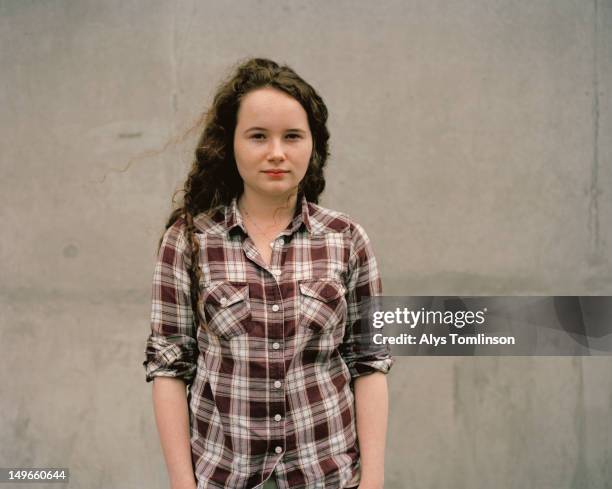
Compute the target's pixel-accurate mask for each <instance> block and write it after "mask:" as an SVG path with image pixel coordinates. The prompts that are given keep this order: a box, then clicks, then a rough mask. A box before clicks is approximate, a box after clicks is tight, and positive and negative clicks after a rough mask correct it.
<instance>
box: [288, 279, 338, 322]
mask: <svg viewBox="0 0 612 489" xmlns="http://www.w3.org/2000/svg"><path fill="white" fill-rule="evenodd" d="M299 289H300V294H299V314H300V316H299V326H300V327H305V328H309V329H311V330H313V331H316V332H326V331H332V330H333V329H334V328H335V327H336V326H338V325H341V324H342V323H343V322H344V320H345V318H346V299H345V298H344V294H345V293H346V288H345V287H344V284H343V283H342V282H340V281H338V280H332V279H315V280H301V281H300V282H299Z"/></svg>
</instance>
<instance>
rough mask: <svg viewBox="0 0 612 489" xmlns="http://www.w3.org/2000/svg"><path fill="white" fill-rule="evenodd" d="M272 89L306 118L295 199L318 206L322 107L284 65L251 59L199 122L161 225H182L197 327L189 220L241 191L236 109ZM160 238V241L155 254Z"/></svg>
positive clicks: (195, 257) (324, 154)
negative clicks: (304, 159)
mask: <svg viewBox="0 0 612 489" xmlns="http://www.w3.org/2000/svg"><path fill="white" fill-rule="evenodd" d="M264 87H272V88H276V89H278V90H281V91H283V92H285V93H286V94H288V95H290V96H291V97H293V98H294V99H295V100H297V101H298V102H299V103H300V104H301V105H302V107H303V108H304V110H305V111H306V114H307V116H308V125H309V127H310V131H311V133H312V139H313V149H312V156H311V158H310V162H309V164H308V169H307V170H306V174H305V176H304V178H303V179H302V181H301V182H300V183H299V186H298V195H304V196H305V197H306V200H308V201H310V202H314V203H318V202H319V195H320V194H321V192H323V189H324V188H325V178H324V176H323V168H324V167H325V163H326V162H327V158H328V156H329V146H328V141H329V131H328V129H327V125H326V123H327V107H326V106H325V103H324V102H323V99H322V98H321V97H320V96H319V94H317V92H316V91H315V90H314V88H313V87H312V86H310V85H309V84H308V83H307V82H306V81H304V80H303V79H302V78H301V77H300V76H299V75H298V74H297V73H296V72H295V71H293V70H292V69H291V68H290V67H289V66H287V65H282V66H280V65H278V64H277V63H275V62H274V61H271V60H269V59H264V58H251V59H249V60H247V61H244V62H242V63H241V64H239V65H238V67H237V68H236V69H235V71H234V73H233V74H232V76H231V77H230V78H229V79H227V80H226V81H225V82H223V83H222V84H221V85H220V86H219V88H218V90H217V92H216V95H215V97H214V100H213V103H212V107H211V108H210V110H209V111H208V112H206V115H205V116H203V117H202V120H203V121H204V130H203V132H202V134H201V136H200V137H199V139H198V143H197V147H196V150H195V158H194V160H193V164H192V166H191V170H190V171H189V175H188V177H187V180H186V181H185V184H184V188H183V192H184V197H183V203H182V204H181V205H180V206H179V207H178V208H176V209H174V210H173V211H172V213H171V215H170V218H169V219H168V222H167V223H166V230H167V229H168V228H169V227H170V226H172V224H174V222H176V221H177V220H178V219H180V218H183V219H184V220H185V232H186V239H187V243H188V246H189V250H188V251H187V252H188V253H190V256H189V258H190V260H187V262H188V269H189V276H190V278H191V304H192V308H193V313H194V320H195V321H196V324H198V322H199V321H198V317H199V315H198V308H197V301H198V295H199V294H198V284H199V282H200V278H201V270H200V267H199V266H198V264H199V257H200V247H199V243H198V239H197V237H196V236H195V227H194V224H193V219H194V217H195V216H197V215H198V214H200V213H201V212H212V211H214V209H216V208H217V207H218V206H220V205H228V204H230V203H231V201H232V199H233V198H234V197H239V196H240V195H241V194H242V192H243V182H242V178H241V177H240V174H239V173H238V169H237V167H236V161H235V159H234V132H235V130H236V124H237V117H238V109H239V107H240V102H241V100H242V99H243V98H244V96H245V95H246V94H248V93H249V92H251V91H253V90H256V89H258V88H264ZM162 239H163V235H162V237H161V238H160V240H159V245H158V250H159V247H160V246H161V243H162Z"/></svg>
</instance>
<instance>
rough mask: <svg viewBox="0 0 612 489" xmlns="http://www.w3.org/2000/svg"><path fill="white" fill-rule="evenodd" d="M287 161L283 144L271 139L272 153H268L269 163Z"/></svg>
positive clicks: (279, 140)
mask: <svg viewBox="0 0 612 489" xmlns="http://www.w3.org/2000/svg"><path fill="white" fill-rule="evenodd" d="M284 159H285V149H284V147H283V142H282V140H281V139H278V138H271V139H270V151H269V153H268V160H269V161H283V160H284Z"/></svg>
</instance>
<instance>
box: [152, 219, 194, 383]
mask: <svg viewBox="0 0 612 489" xmlns="http://www.w3.org/2000/svg"><path fill="white" fill-rule="evenodd" d="M186 253H187V254H188V253H189V248H188V247H187V246H186V240H185V224H184V221H183V219H180V218H179V220H177V221H176V222H175V223H174V224H173V225H172V226H170V227H169V228H168V229H167V230H166V232H165V233H164V236H163V239H162V243H161V246H160V248H159V252H158V255H157V261H156V264H155V271H154V274H153V286H152V291H151V334H150V335H149V337H148V339H147V342H146V348H145V361H144V362H143V366H144V368H145V376H146V381H147V382H151V381H152V380H153V379H154V378H155V377H176V378H181V379H183V380H184V381H185V383H186V384H191V383H192V382H193V378H194V376H195V371H196V362H197V354H198V349H197V340H196V325H195V323H194V318H193V310H192V307H191V294H190V286H191V279H190V277H189V272H188V266H189V263H190V259H189V256H187V255H186Z"/></svg>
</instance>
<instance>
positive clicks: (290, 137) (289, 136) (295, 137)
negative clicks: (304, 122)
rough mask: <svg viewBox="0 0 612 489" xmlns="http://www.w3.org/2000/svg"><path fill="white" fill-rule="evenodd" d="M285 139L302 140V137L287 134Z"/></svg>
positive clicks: (296, 134)
mask: <svg viewBox="0 0 612 489" xmlns="http://www.w3.org/2000/svg"><path fill="white" fill-rule="evenodd" d="M287 138H289V139H294V140H295V139H302V135H301V134H298V133H291V134H287Z"/></svg>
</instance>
